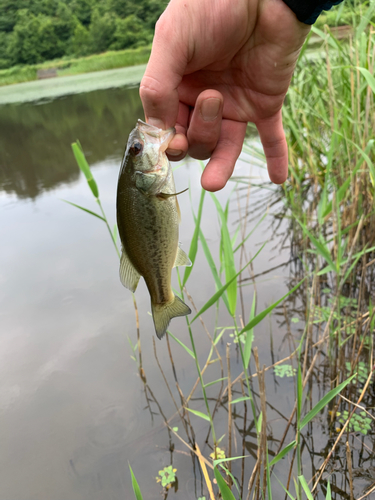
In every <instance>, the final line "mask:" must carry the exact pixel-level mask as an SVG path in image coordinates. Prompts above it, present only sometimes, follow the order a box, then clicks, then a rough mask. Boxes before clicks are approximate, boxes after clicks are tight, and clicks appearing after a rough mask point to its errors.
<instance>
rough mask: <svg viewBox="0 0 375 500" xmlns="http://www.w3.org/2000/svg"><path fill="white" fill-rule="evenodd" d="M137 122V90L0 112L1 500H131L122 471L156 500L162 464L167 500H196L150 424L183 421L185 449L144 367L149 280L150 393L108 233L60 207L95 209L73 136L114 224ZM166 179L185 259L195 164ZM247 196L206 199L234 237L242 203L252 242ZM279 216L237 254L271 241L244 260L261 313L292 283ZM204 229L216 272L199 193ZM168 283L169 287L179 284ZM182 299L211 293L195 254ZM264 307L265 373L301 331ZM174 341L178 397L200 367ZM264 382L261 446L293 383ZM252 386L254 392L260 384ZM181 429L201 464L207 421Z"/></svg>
mask: <svg viewBox="0 0 375 500" xmlns="http://www.w3.org/2000/svg"><path fill="white" fill-rule="evenodd" d="M142 115H143V113H142V107H141V103H140V100H139V97H138V90H137V88H115V89H106V90H97V91H91V92H86V93H81V94H78V93H77V94H75V95H69V96H62V97H59V98H57V99H54V100H50V101H48V102H46V101H43V102H40V101H39V102H34V103H23V104H7V105H3V106H2V107H1V113H0V189H1V191H0V221H1V223H0V241H1V245H0V262H1V270H0V286H1V288H0V315H1V325H2V327H1V336H0V344H1V349H0V356H1V362H0V371H1V372H0V373H1V387H0V434H1V453H0V498H2V499H7V500H23V499H25V500H31V499H37V500H66V499H69V500H103V499H104V498H105V499H106V500H107V499H116V500H119V499H126V500H128V499H131V498H133V492H132V487H131V480H130V473H129V468H128V464H129V463H130V464H131V466H132V469H133V471H134V473H135V475H136V477H137V479H138V482H139V484H140V486H141V490H142V494H143V498H144V499H151V498H159V497H160V498H162V494H161V491H162V488H161V486H160V484H157V483H156V480H155V477H156V476H157V475H158V472H159V470H161V469H163V467H165V466H168V465H170V464H171V463H173V467H174V468H176V469H177V477H178V490H177V492H171V493H170V495H171V497H175V498H177V499H196V498H198V497H199V496H203V495H204V494H206V495H207V491H206V490H205V487H204V485H203V477H201V476H200V473H199V472H198V468H197V463H196V462H194V460H192V458H191V456H190V452H189V449H188V448H187V447H186V446H185V445H184V444H183V443H182V442H181V441H180V440H179V439H178V438H177V437H176V436H172V438H171V441H170V438H169V436H168V433H167V430H166V427H165V425H164V417H163V416H162V415H161V413H162V414H163V415H165V417H166V418H167V419H170V422H171V425H173V426H179V427H180V430H179V431H178V432H179V433H180V434H181V436H182V437H183V438H184V434H183V429H182V427H181V424H180V422H179V419H178V416H177V415H176V408H175V406H174V404H173V401H172V399H171V397H170V395H169V392H168V390H167V387H166V385H165V383H164V381H163V377H162V375H161V372H160V370H159V367H158V365H157V362H156V359H155V356H154V348H153V338H155V334H154V329H153V324H152V319H151V317H150V315H149V310H150V304H149V296H148V293H147V290H146V288H145V285H144V284H143V282H141V283H140V285H139V287H138V289H137V292H136V300H137V306H138V311H139V322H140V336H141V345H142V366H143V370H144V373H145V376H146V378H147V382H148V386H149V389H150V390H146V389H145V386H144V383H143V382H142V380H141V378H140V376H139V374H138V368H137V364H136V362H135V361H134V360H133V359H132V356H133V351H132V349H131V347H130V344H129V339H130V341H131V343H132V344H133V345H135V344H136V343H137V329H136V321H135V312H134V306H133V301H132V296H131V294H130V292H129V291H128V290H126V289H125V288H123V287H122V285H121V283H120V280H119V277H118V264H119V263H118V257H117V255H116V252H115V250H114V248H113V245H112V242H111V240H110V237H109V235H108V233H107V230H106V227H105V226H104V224H102V222H101V221H99V220H98V219H96V218H94V217H92V216H89V215H88V214H86V213H84V212H82V211H80V210H78V209H76V208H74V207H72V206H71V205H68V204H66V203H64V201H63V200H68V201H70V202H73V203H77V204H79V205H82V206H84V207H87V208H89V209H90V210H94V211H97V210H98V208H97V206H96V204H95V200H94V199H93V197H92V195H91V192H90V191H89V189H88V186H87V184H86V181H85V179H84V178H83V177H82V175H80V172H79V170H78V168H77V165H76V163H75V160H74V157H73V154H72V151H71V147H70V144H71V143H72V142H73V141H75V140H76V139H79V140H80V141H81V144H82V147H83V149H84V152H85V154H86V157H87V159H88V161H89V163H90V165H91V166H92V170H93V173H94V176H95V178H96V181H97V183H98V186H99V191H100V198H101V201H102V204H103V206H104V209H105V211H106V214H107V216H108V219H109V221H110V223H111V225H112V226H113V225H114V223H115V197H116V185H117V176H118V170H119V165H120V161H121V157H122V154H123V149H124V146H125V143H126V140H127V136H128V134H129V132H130V130H131V129H132V128H133V127H134V124H135V123H136V120H137V118H139V117H142ZM235 174H236V175H237V176H249V175H250V176H251V179H252V181H253V182H255V184H260V183H262V182H266V181H267V174H266V171H265V170H264V169H262V168H260V167H259V166H257V165H256V161H253V160H251V159H250V160H249V158H248V157H246V158H245V157H244V158H243V161H239V162H238V165H237V167H236V172H235ZM175 180H176V187H177V190H178V191H181V190H183V189H185V188H186V187H187V186H189V187H190V190H189V194H188V193H185V194H184V195H181V196H180V197H179V203H180V207H181V212H182V223H181V230H180V241H181V243H182V247H183V248H184V249H185V250H186V251H188V249H189V246H190V242H191V239H192V236H193V232H194V217H193V213H192V210H194V211H195V212H197V207H198V204H199V198H200V193H201V189H200V165H199V163H198V162H195V161H185V162H182V163H181V165H180V166H179V168H177V169H176V171H175ZM244 186H245V187H242V189H240V190H239V191H237V192H233V189H234V183H229V184H228V186H227V187H226V188H225V189H224V190H223V191H221V192H220V193H218V194H217V196H218V199H219V200H220V202H221V203H222V204H223V205H224V204H225V202H226V201H227V200H228V198H229V197H231V200H232V202H231V204H230V210H229V213H230V216H229V220H230V225H229V227H230V230H231V233H232V234H234V232H235V229H236V227H237V222H236V221H238V219H239V212H238V207H239V206H240V207H242V216H243V215H244V206H245V205H246V203H248V205H249V212H250V215H249V217H248V226H247V233H248V232H249V231H250V230H251V229H252V228H254V227H255V226H256V224H257V222H258V221H259V219H260V218H261V216H262V215H263V214H264V213H265V212H266V211H267V201H265V200H267V196H268V195H267V194H266V193H267V192H269V191H267V190H264V189H258V190H257V189H255V188H254V187H252V188H251V190H250V196H249V197H248V187H247V185H244ZM240 187H241V185H240ZM268 187H269V189H271V190H273V189H276V188H273V187H271V186H268ZM280 206H281V203H280V202H278V203H276V204H274V205H272V206H270V207H269V210H268V215H267V216H266V218H265V220H264V221H263V222H262V224H261V225H260V226H259V227H257V228H256V229H255V231H254V234H253V236H251V237H250V238H249V239H248V240H247V243H246V252H247V256H248V257H249V256H250V255H252V256H254V254H255V253H256V252H257V251H258V250H259V249H260V247H261V245H262V244H263V243H264V242H267V243H266V246H265V248H264V249H263V250H262V252H261V253H260V255H259V256H258V257H257V258H256V260H255V261H254V263H253V271H254V275H256V276H258V278H256V280H255V282H256V287H257V300H258V306H259V311H260V310H261V309H263V308H265V307H266V306H268V305H270V304H272V303H273V302H275V301H276V300H277V299H279V298H281V297H282V296H283V295H284V294H285V293H286V292H287V291H288V290H289V288H290V284H289V282H290V266H288V265H287V264H288V262H289V260H290V247H289V242H288V240H287V239H286V237H285V234H286V229H287V223H286V222H285V221H281V222H280V221H279V220H278V219H275V218H274V216H273V214H275V213H276V214H277V212H278V210H279V208H280ZM202 231H203V233H204V235H205V237H206V239H207V242H208V244H209V246H210V249H211V252H212V255H213V257H214V260H215V262H216V263H217V265H219V241H220V226H219V222H218V217H217V213H216V210H215V206H214V204H213V202H212V200H211V199H210V196H209V195H206V200H205V205H204V209H203V218H202ZM247 233H246V234H247ZM242 265H243V264H242ZM268 271H269V272H268ZM263 273H267V274H263ZM173 279H174V286H175V287H176V288H177V286H178V285H177V280H176V273H174V278H173ZM248 283H250V281H249V282H248ZM293 284H295V283H293ZM187 288H188V291H189V293H190V294H191V296H192V298H193V300H194V303H195V304H196V306H197V308H198V309H199V308H201V307H202V306H203V305H204V304H205V302H206V301H207V300H208V299H209V298H210V297H211V296H212V295H213V294H214V292H215V283H214V280H213V278H212V274H211V270H210V268H209V266H208V264H207V261H206V259H205V257H204V254H203V252H202V250H201V247H200V248H199V251H198V255H197V260H196V263H195V266H194V269H193V272H192V274H191V276H190V278H189V281H188V283H187ZM253 290H254V286H253V285H249V286H244V287H243V303H244V308H245V311H246V312H245V314H246V315H247V316H246V317H245V318H244V322H245V323H246V322H247V321H248V314H249V312H250V305H251V301H252V297H253ZM297 302H298V301H297ZM297 302H296V305H295V306H294V307H296V308H297V305H298V304H297ZM240 309H241V308H240V307H239V308H238V312H240ZM275 311H276V313H275V314H273V315H272V318H271V319H269V318H267V319H266V320H265V321H264V322H262V323H261V324H260V325H258V326H257V327H256V328H255V332H254V333H255V340H254V345H256V346H257V347H258V350H259V357H260V364H261V365H263V364H265V365H267V366H268V365H270V364H272V363H273V362H275V361H277V360H278V359H282V358H284V357H286V356H288V355H289V353H290V350H293V345H292V344H293V341H292V335H291V333H293V334H294V335H296V337H299V335H300V330H301V327H300V326H299V325H298V323H297V324H290V325H288V328H287V325H286V323H285V318H284V315H283V309H282V308H278V309H276V310H275ZM204 319H205V323H206V326H207V328H208V330H209V331H211V332H212V331H213V329H214V325H215V312H214V311H208V312H207V313H206V314H205V315H204ZM217 321H218V324H219V325H223V326H224V325H226V324H230V322H228V315H227V314H226V313H225V310H224V308H221V309H220V313H219V316H218V319H217ZM171 331H172V333H174V335H176V336H177V337H178V338H180V339H181V341H182V342H184V343H185V344H186V345H188V346H190V341H189V333H188V330H187V328H186V323H185V319H184V318H178V319H175V320H173V322H172V324H171ZM230 333H231V331H230V330H228V331H227V332H225V334H224V335H223V341H222V342H219V344H218V350H219V352H220V354H221V355H222V356H223V359H224V360H225V349H226V343H227V342H232V343H233V338H232V337H231V336H230ZM193 334H194V338H195V341H196V345H197V349H198V357H199V360H200V362H201V364H202V365H203V364H204V362H205V360H206V357H207V353H208V350H209V346H210V343H209V341H208V339H207V335H206V333H205V331H204V329H203V328H202V326H201V325H200V324H199V322H198V321H196V322H195V323H194V324H193ZM171 342H172V343H171V347H172V351H173V359H174V364H175V367H176V371H177V376H178V378H179V384H180V388H181V390H182V391H183V393H184V394H185V396H186V395H187V394H189V392H190V390H191V388H192V387H193V385H194V383H195V381H196V378H197V373H196V369H195V364H194V362H193V360H192V359H191V358H190V357H189V355H188V354H187V353H186V352H185V351H184V349H183V348H181V347H180V346H178V345H177V344H176V343H174V342H173V341H172V340H171ZM156 347H157V355H158V359H159V362H160V364H161V366H162V367H164V372H165V375H166V377H167V380H168V381H169V384H170V387H171V390H172V392H173V394H174V397H175V398H176V400H178V401H179V399H178V392H177V390H176V386H175V382H174V377H173V372H172V369H171V363H170V357H169V354H168V349H167V344H166V341H165V339H164V340H162V341H158V340H157V339H156ZM136 357H137V358H138V354H136ZM231 364H232V377H233V378H234V377H235V376H237V375H238V374H240V373H241V364H240V362H239V357H238V352H237V351H236V349H232V356H231ZM210 370H211V369H210ZM219 376H220V371H219V368H217V369H216V368H215V367H213V368H212V370H211V372H209V373H208V375H207V379H206V380H205V381H206V382H208V381H210V380H214V379H215V378H218V377H219ZM266 384H267V400H268V402H269V405H270V407H269V413H268V415H267V417H268V422H269V432H270V435H269V439H270V446H271V447H272V443H273V442H274V443H276V445H277V440H278V439H280V438H281V436H282V434H283V430H284V428H285V422H286V421H287V420H288V418H289V415H290V413H291V410H292V408H293V404H294V381H293V378H282V379H276V378H275V376H274V374H273V372H272V370H271V371H268V372H267V373H266ZM214 389H215V387H213V389H212V391H211V389H210V391H209V396H210V397H212V398H214V397H215V394H216V393H215V390H214ZM254 390H255V392H257V385H255V387H254ZM216 392H217V391H216ZM151 393H152V397H151V396H150V394H151ZM146 395H147V398H146ZM194 396H195V399H193V407H194V408H196V409H197V410H201V411H203V410H204V404H203V401H202V399H201V393H200V392H199V391H197V392H196V394H195V395H194ZM236 397H238V396H236ZM150 399H153V401H151V402H150ZM276 408H277V410H276ZM192 418H194V430H195V434H196V437H197V442H198V443H199V444H200V447H201V450H202V453H203V454H204V455H205V456H206V457H208V456H209V454H210V453H211V450H210V448H209V447H208V446H207V445H205V444H204V440H205V436H206V434H207V431H208V425H207V422H205V421H203V420H202V419H199V418H198V417H192ZM235 420H236V418H235ZM281 421H282V422H283V425H280V422H281ZM226 422H227V417H226V415H221V416H220V415H219V416H218V417H217V419H216V420H215V424H216V426H217V434H218V437H220V436H221V435H222V434H225V432H226V425H227V424H226ZM248 424H249V431H248V436H247V451H250V450H253V454H252V456H251V457H250V458H248V459H247V462H246V473H245V475H246V477H247V478H248V476H249V475H250V473H251V470H252V468H253V466H254V463H255V458H254V449H255V448H256V438H255V434H254V430H251V419H250V421H249V422H248ZM241 425H242V424H241ZM324 433H325V431H324V430H323V431H321V430H320V432H319V433H318V435H316V436H315V441H314V446H315V447H316V449H317V450H319V452H320V450H322V449H323V448H324V447H325V446H326V440H327V438H326V437H325V436H324ZM293 438H294V436H293V434H291V439H293ZM184 439H185V438H184ZM291 439H290V440H291ZM171 442H173V445H171ZM288 442H289V441H288ZM276 445H275V446H274V449H276V448H277V446H276ZM233 446H236V447H237V448H238V449H237V448H236V451H235V453H236V454H237V455H241V454H242V448H241V445H240V444H238V445H237V443H236V444H234V445H233ZM173 449H174V451H171V450H173ZM312 453H313V451H312ZM313 454H314V453H313ZM280 464H281V465H280V467H279V469H278V473H279V477H281V478H285V477H286V475H287V466H285V467H283V466H282V462H280ZM284 469H285V470H284ZM233 471H234V474H235V475H236V477H238V476H240V473H241V467H240V465H234V466H233ZM309 477H310V476H309ZM245 484H247V481H245ZM279 491H280V495H279V496H277V492H275V495H276V496H275V497H274V498H283V496H284V493H282V490H281V489H280V490H279ZM207 498H208V496H207Z"/></svg>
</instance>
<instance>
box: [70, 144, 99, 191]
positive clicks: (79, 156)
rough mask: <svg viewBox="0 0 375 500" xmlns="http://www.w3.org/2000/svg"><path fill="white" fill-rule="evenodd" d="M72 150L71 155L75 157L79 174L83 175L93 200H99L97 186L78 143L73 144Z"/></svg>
mask: <svg viewBox="0 0 375 500" xmlns="http://www.w3.org/2000/svg"><path fill="white" fill-rule="evenodd" d="M72 149H73V154H74V156H75V159H76V161H77V164H78V166H79V168H80V170H81V172H82V173H83V175H84V176H85V177H86V180H87V184H88V185H89V187H90V189H91V192H92V194H93V195H94V196H95V198H99V189H98V186H97V184H96V182H95V179H94V177H93V175H92V173H91V170H90V167H89V164H88V163H87V160H86V158H85V155H84V153H83V151H82V148H81V145H80V143H79V142H78V141H77V142H73V144H72Z"/></svg>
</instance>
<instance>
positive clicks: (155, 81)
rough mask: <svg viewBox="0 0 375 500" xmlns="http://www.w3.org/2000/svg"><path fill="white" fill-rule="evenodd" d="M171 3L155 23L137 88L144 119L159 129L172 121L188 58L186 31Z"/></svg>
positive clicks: (172, 125)
mask: <svg viewBox="0 0 375 500" xmlns="http://www.w3.org/2000/svg"><path fill="white" fill-rule="evenodd" d="M171 5H172V4H170V5H169V6H168V7H167V9H166V10H165V12H164V13H163V14H162V16H161V17H160V19H159V20H158V22H157V23H156V27H155V36H154V41H153V44H152V50H151V55H150V59H149V62H148V64H147V67H146V71H145V74H144V76H143V78H142V81H141V85H140V89H139V94H140V97H141V100H142V104H143V108H144V111H145V117H146V121H147V122H149V123H151V124H152V125H155V126H157V127H159V128H163V129H166V128H169V127H174V125H175V124H176V120H177V114H178V104H179V98H178V90H177V89H178V86H179V84H180V82H181V80H182V77H183V75H184V73H185V69H186V66H187V62H188V40H187V33H186V32H184V29H183V26H181V24H182V23H181V22H180V24H179V15H178V14H176V11H175V9H173V8H172V7H171ZM185 24H186V23H185Z"/></svg>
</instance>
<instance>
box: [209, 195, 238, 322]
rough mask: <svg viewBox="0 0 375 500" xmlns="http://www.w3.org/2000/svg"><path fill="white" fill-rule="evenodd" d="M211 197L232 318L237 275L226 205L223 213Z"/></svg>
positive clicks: (234, 310)
mask: <svg viewBox="0 0 375 500" xmlns="http://www.w3.org/2000/svg"><path fill="white" fill-rule="evenodd" d="M211 197H212V199H213V200H214V203H215V205H216V210H217V212H218V214H219V216H220V219H221V238H222V249H223V253H224V269H225V279H226V281H227V282H230V285H228V287H227V296H228V303H229V311H230V314H231V315H232V316H234V315H235V313H236V306H237V282H236V281H235V280H232V278H233V277H234V276H238V274H237V275H236V266H235V263H234V253H233V246H232V241H231V238H230V235H229V230H228V225H227V214H228V205H227V207H226V211H225V212H224V211H223V209H222V207H221V205H220V203H219V200H218V199H217V198H216V196H215V195H214V194H213V193H211Z"/></svg>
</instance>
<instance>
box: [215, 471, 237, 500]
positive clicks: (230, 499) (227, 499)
mask: <svg viewBox="0 0 375 500" xmlns="http://www.w3.org/2000/svg"><path fill="white" fill-rule="evenodd" d="M214 474H215V478H216V481H217V485H218V487H219V490H220V493H221V496H222V499H223V500H236V498H235V496H234V495H233V493H232V492H231V490H230V488H229V486H228V485H227V483H226V482H225V479H224V478H223V476H222V475H221V474H220V472H219V470H218V468H217V467H214Z"/></svg>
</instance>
